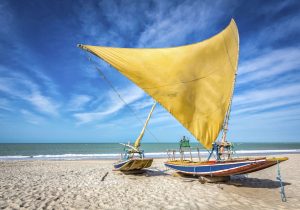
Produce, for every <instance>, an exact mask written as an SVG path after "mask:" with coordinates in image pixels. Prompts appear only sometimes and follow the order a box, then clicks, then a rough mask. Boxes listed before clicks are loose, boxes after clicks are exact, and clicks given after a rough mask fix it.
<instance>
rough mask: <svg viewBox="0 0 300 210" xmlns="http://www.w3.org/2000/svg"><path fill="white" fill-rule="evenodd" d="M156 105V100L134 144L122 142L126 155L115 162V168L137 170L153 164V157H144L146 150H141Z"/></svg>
mask: <svg viewBox="0 0 300 210" xmlns="http://www.w3.org/2000/svg"><path fill="white" fill-rule="evenodd" d="M155 106H156V102H155V103H154V104H153V106H152V108H151V111H150V113H149V115H148V117H147V120H146V122H145V124H144V127H143V129H142V131H141V133H140V135H139V136H138V138H137V139H136V140H135V142H134V144H133V145H130V143H128V144H122V145H124V147H125V149H124V151H125V155H124V157H123V158H122V160H120V161H118V162H117V163H115V164H114V168H115V169H116V170H120V171H136V170H141V169H144V168H149V167H150V166H151V165H152V162H153V158H145V157H144V151H143V150H140V146H141V140H142V138H143V136H144V133H145V130H146V127H147V125H148V122H149V120H150V118H151V115H152V112H153V110H154V108H155Z"/></svg>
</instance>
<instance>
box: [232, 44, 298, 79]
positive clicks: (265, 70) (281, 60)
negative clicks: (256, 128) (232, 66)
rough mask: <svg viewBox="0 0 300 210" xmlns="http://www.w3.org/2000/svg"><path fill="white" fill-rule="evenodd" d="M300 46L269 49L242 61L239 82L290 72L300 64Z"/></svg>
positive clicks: (268, 77)
mask: <svg viewBox="0 0 300 210" xmlns="http://www.w3.org/2000/svg"><path fill="white" fill-rule="evenodd" d="M299 57H300V49H299V47H288V48H282V49H277V50H272V51H269V52H268V53H265V54H263V55H260V56H257V57H255V58H254V59H249V60H247V61H244V62H242V63H241V65H240V68H239V75H238V80H237V84H239V85H241V84H244V83H249V82H253V81H255V82H257V81H260V80H265V79H270V78H272V77H274V76H277V75H280V74H283V73H288V72H289V71H293V70H295V69H298V68H299V66H300V59H299Z"/></svg>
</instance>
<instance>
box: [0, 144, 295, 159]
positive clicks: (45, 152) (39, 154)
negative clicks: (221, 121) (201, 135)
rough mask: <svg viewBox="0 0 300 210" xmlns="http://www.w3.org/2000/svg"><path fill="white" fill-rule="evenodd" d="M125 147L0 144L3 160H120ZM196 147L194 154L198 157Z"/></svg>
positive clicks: (254, 148)
mask: <svg viewBox="0 0 300 210" xmlns="http://www.w3.org/2000/svg"><path fill="white" fill-rule="evenodd" d="M178 147H179V144H178V143H143V144H142V149H143V150H144V151H145V156H146V157H154V158H162V157H168V156H167V153H166V151H167V150H168V149H178ZM191 147H194V148H195V147H199V149H200V155H201V156H202V157H206V156H207V155H208V152H207V151H206V150H205V149H204V148H203V147H202V146H201V145H199V144H198V143H191ZM234 148H235V151H236V156H244V155H259V156H261V155H276V154H295V153H300V142H299V143H240V142H239V143H234ZM123 149H124V147H123V146H122V145H120V144H117V143H99V144H92V143H87V144H84V143H76V144H71V143H59V144H57V143H49V144H48V143H34V144H33V143H26V144H23V143H22V144H10V143H6V144H0V160H32V159H38V160H45V159H46V160H78V159H119V158H120V157H121V155H120V154H121V152H123V151H124V150H123ZM196 151H197V150H195V149H194V150H193V152H192V154H193V156H197V155H198V153H197V152H196Z"/></svg>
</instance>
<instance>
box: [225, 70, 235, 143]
mask: <svg viewBox="0 0 300 210" xmlns="http://www.w3.org/2000/svg"><path fill="white" fill-rule="evenodd" d="M236 76H237V73H235V75H234V80H233V88H232V93H231V97H230V102H229V106H228V110H227V112H226V116H225V120H224V123H223V134H222V140H221V142H222V143H223V142H227V138H226V137H227V132H228V123H229V118H230V112H231V106H232V98H233V92H234V87H235V82H236Z"/></svg>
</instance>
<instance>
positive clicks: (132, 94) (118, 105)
mask: <svg viewBox="0 0 300 210" xmlns="http://www.w3.org/2000/svg"><path fill="white" fill-rule="evenodd" d="M119 94H120V95H121V96H122V98H123V99H124V101H125V102H126V103H127V104H131V103H133V102H135V101H137V100H138V99H141V98H142V97H143V96H144V95H145V94H144V92H143V91H142V90H141V89H139V88H137V87H135V86H130V87H127V88H124V89H122V90H120V91H119ZM106 100H107V101H108V103H107V104H106V105H105V107H103V106H101V108H98V110H95V111H91V112H82V113H76V114H74V117H75V118H77V119H78V120H79V124H83V123H88V122H92V121H97V120H100V119H102V118H103V117H104V116H107V115H110V114H113V113H116V112H118V111H119V110H121V109H122V108H123V107H124V106H125V104H124V103H123V101H121V100H120V98H118V96H117V95H116V93H115V92H113V91H110V92H108V94H107V98H106ZM99 109H101V111H100V110H99ZM103 110H104V111H103Z"/></svg>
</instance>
